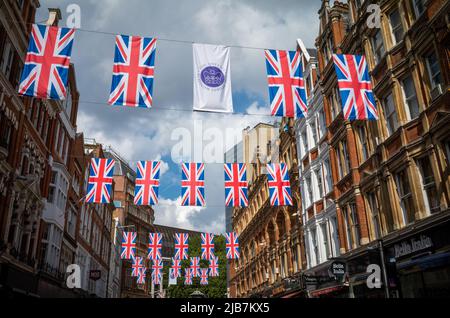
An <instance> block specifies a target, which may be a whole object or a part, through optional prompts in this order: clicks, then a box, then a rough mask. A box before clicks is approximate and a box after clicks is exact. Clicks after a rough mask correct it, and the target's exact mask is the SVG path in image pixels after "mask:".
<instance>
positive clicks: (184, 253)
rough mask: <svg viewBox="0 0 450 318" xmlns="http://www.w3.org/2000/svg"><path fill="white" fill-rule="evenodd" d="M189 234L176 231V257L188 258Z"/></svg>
mask: <svg viewBox="0 0 450 318" xmlns="http://www.w3.org/2000/svg"><path fill="white" fill-rule="evenodd" d="M188 241H189V234H188V233H175V258H176V259H188V249H189V244H188Z"/></svg>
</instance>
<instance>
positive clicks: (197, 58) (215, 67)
mask: <svg viewBox="0 0 450 318" xmlns="http://www.w3.org/2000/svg"><path fill="white" fill-rule="evenodd" d="M192 48H193V53H194V110H201V111H210V112H224V113H232V112H233V99H232V97H231V78H230V49H229V48H227V47H225V46H218V45H209V44H197V43H194V44H193V45H192Z"/></svg>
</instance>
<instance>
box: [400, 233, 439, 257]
mask: <svg viewBox="0 0 450 318" xmlns="http://www.w3.org/2000/svg"><path fill="white" fill-rule="evenodd" d="M432 246H433V242H432V241H431V238H430V237H428V236H426V235H420V236H419V238H417V237H416V238H414V237H413V238H411V239H409V240H404V241H401V242H400V243H399V244H395V245H394V251H395V258H399V257H402V256H406V255H409V254H412V253H415V252H418V251H422V250H425V249H428V248H430V247H432Z"/></svg>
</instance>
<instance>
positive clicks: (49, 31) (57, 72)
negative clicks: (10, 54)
mask: <svg viewBox="0 0 450 318" xmlns="http://www.w3.org/2000/svg"><path fill="white" fill-rule="evenodd" d="M74 35H75V30H74V29H69V28H58V27H56V26H45V25H38V24H33V25H32V27H31V36H30V41H29V43H28V51H27V55H26V57H25V65H24V67H23V70H22V76H21V78H20V84H19V94H21V95H27V96H34V97H39V98H47V99H61V100H62V99H65V97H66V85H67V77H68V74H69V64H70V56H71V55H72V44H73V38H74Z"/></svg>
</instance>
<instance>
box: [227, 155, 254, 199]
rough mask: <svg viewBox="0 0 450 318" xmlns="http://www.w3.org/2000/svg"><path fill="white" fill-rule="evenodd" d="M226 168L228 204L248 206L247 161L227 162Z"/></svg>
mask: <svg viewBox="0 0 450 318" xmlns="http://www.w3.org/2000/svg"><path fill="white" fill-rule="evenodd" d="M224 168H225V204H226V206H236V207H238V206H241V207H246V206H248V195H247V191H248V189H247V187H248V182H247V167H246V165H245V163H226V164H225V165H224Z"/></svg>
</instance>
